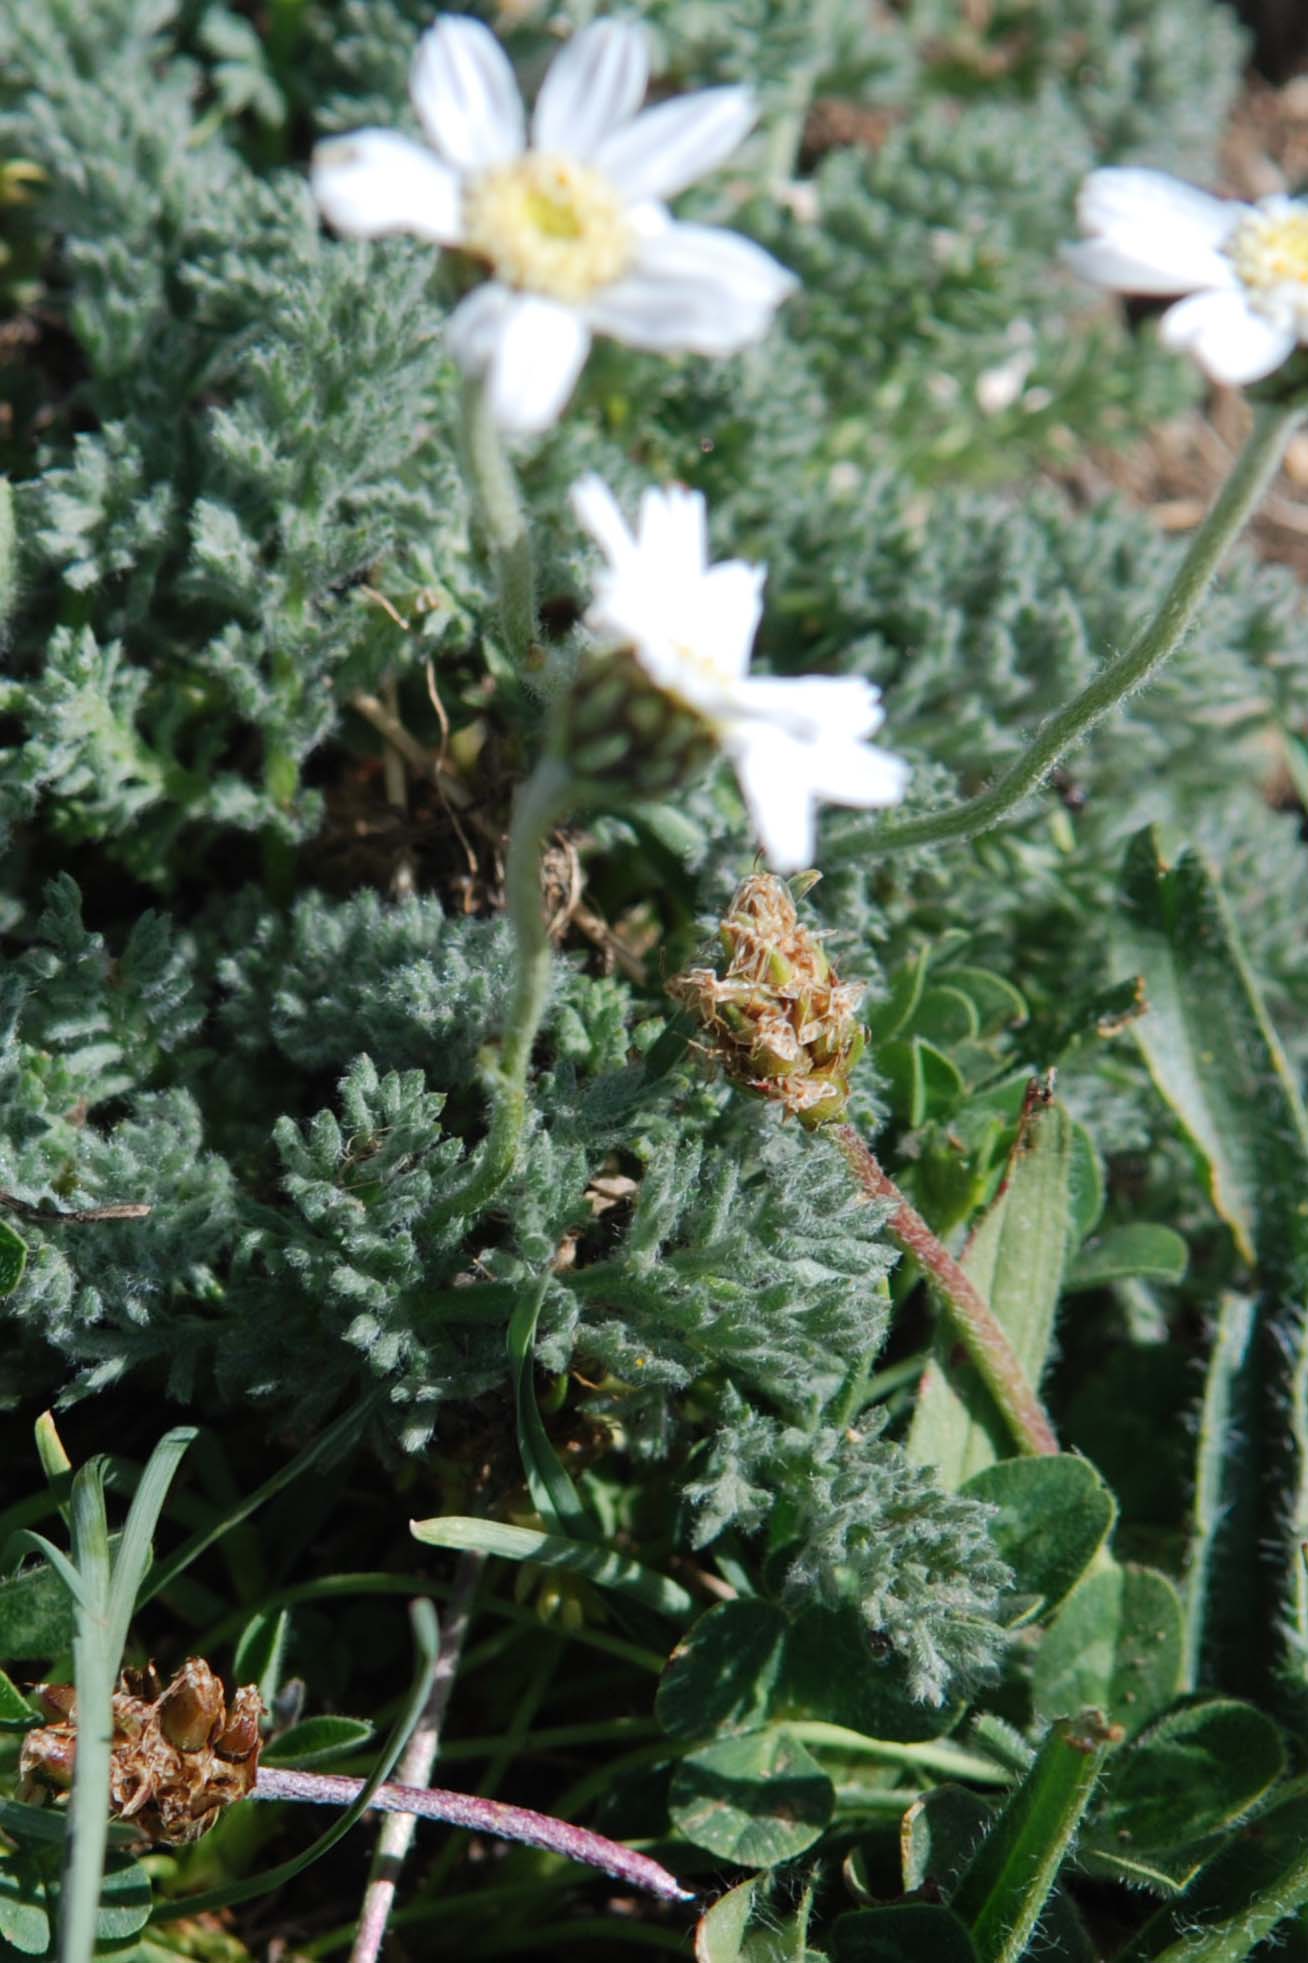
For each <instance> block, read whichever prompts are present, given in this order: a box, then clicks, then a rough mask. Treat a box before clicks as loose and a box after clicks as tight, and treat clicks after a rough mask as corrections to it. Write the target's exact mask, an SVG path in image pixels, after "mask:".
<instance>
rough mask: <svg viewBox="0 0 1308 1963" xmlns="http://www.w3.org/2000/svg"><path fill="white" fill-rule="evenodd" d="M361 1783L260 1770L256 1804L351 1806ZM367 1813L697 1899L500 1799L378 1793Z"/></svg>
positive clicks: (597, 1840)
mask: <svg viewBox="0 0 1308 1963" xmlns="http://www.w3.org/2000/svg"><path fill="white" fill-rule="evenodd" d="M363 1784H364V1782H363V1780H362V1779H347V1778H344V1777H341V1776H338V1775H336V1774H333V1773H325V1772H289V1771H281V1770H274V1769H273V1768H272V1767H270V1766H266V1765H261V1766H260V1767H259V1774H258V1778H257V1780H256V1782H255V1787H254V1792H253V1794H252V1795H251V1797H252V1798H254V1799H288V1800H295V1801H298V1802H300V1803H301V1804H305V1803H308V1804H309V1805H315V1806H350V1805H352V1804H353V1802H354V1801H355V1800H356V1799H357V1798H358V1797H359V1794H360V1793H361V1792H362V1791H363ZM368 1804H369V1805H370V1806H375V1807H376V1808H377V1809H378V1811H379V1812H382V1813H414V1814H416V1815H417V1816H418V1818H419V1819H422V1820H443V1821H444V1822H445V1824H446V1825H447V1826H451V1827H470V1828H471V1829H472V1830H473V1832H474V1833H488V1834H496V1835H498V1837H499V1838H500V1839H501V1840H517V1841H521V1842H522V1843H523V1844H524V1845H525V1846H527V1847H542V1848H544V1849H545V1851H546V1852H547V1853H549V1854H561V1855H562V1856H563V1858H564V1860H567V1861H580V1862H582V1863H584V1865H585V1866H587V1867H591V1868H602V1869H603V1871H604V1873H605V1874H611V1875H615V1876H616V1877H617V1879H618V1880H619V1881H625V1882H627V1883H629V1884H630V1886H631V1887H633V1888H643V1889H645V1890H646V1892H647V1893H648V1894H651V1895H658V1896H660V1897H661V1899H662V1900H663V1901H665V1902H689V1901H693V1900H694V1896H693V1895H692V1894H691V1893H690V1892H689V1891H688V1890H687V1889H685V1888H683V1887H682V1885H681V1883H680V1882H679V1881H678V1880H677V1878H676V1876H675V1875H672V1874H669V1873H668V1870H667V1869H666V1868H663V1867H660V1866H659V1864H658V1862H657V1861H651V1860H650V1859H649V1858H648V1856H646V1855H644V1854H636V1853H633V1852H632V1850H631V1848H630V1847H624V1846H623V1845H622V1843H621V1841H617V1840H606V1839H605V1837H604V1835H603V1834H597V1833H590V1832H588V1830H587V1829H586V1828H585V1827H574V1826H573V1825H571V1823H570V1822H569V1821H567V1820H555V1819H552V1818H551V1817H550V1815H549V1814H548V1813H534V1812H532V1810H531V1809H530V1807H526V1806H505V1805H504V1804H503V1803H502V1802H501V1801H500V1800H497V1799H479V1798H478V1797H477V1796H476V1795H475V1794H474V1793H456V1792H450V1791H448V1790H447V1789H446V1788H444V1787H442V1786H391V1785H387V1786H379V1787H378V1788H377V1790H376V1792H375V1793H374V1794H373V1796H372V1798H371V1799H370V1800H369V1802H368Z"/></svg>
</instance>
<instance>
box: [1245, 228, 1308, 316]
mask: <svg viewBox="0 0 1308 1963" xmlns="http://www.w3.org/2000/svg"><path fill="white" fill-rule="evenodd" d="M1226 250H1227V253H1228V254H1229V256H1230V259H1231V262H1232V264H1233V265H1234V267H1235V270H1236V273H1237V274H1238V276H1239V279H1240V282H1241V284H1242V285H1243V286H1244V287H1245V288H1246V289H1247V290H1248V292H1249V294H1250V295H1251V297H1252V298H1253V299H1254V300H1255V301H1259V300H1262V301H1271V300H1276V299H1279V300H1282V301H1285V300H1289V301H1290V303H1291V305H1292V306H1293V307H1294V309H1295V310H1296V311H1297V310H1298V309H1299V308H1301V307H1303V306H1304V305H1306V304H1308V204H1285V203H1280V201H1278V206H1277V208H1275V209H1273V210H1270V211H1269V210H1266V209H1264V210H1262V211H1257V212H1255V213H1254V214H1253V216H1252V217H1251V218H1246V219H1245V220H1244V223H1243V224H1242V225H1239V226H1238V227H1237V228H1236V230H1235V232H1234V233H1233V234H1232V235H1231V239H1230V241H1229V243H1228V245H1227V248H1226ZM1287 287H1290V288H1294V287H1302V288H1303V289H1304V291H1303V293H1302V295H1300V294H1297V293H1290V294H1287V293H1286V291H1285V289H1286V288H1287Z"/></svg>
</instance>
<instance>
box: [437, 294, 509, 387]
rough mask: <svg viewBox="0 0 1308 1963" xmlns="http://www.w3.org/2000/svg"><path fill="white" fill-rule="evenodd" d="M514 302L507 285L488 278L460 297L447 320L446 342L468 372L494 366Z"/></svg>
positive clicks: (470, 373) (481, 372)
mask: <svg viewBox="0 0 1308 1963" xmlns="http://www.w3.org/2000/svg"><path fill="white" fill-rule="evenodd" d="M513 301H514V296H513V294H512V293H511V292H510V291H509V289H508V287H507V286H500V285H499V284H498V283H497V282H496V281H495V280H487V282H486V284H485V285H484V286H478V287H474V289H473V291H472V292H471V293H469V294H468V295H467V296H466V297H465V298H464V299H462V300H460V302H459V304H458V306H457V307H456V308H455V309H454V312H453V313H452V314H451V315H450V317H449V319H448V321H446V323H445V339H446V342H447V344H448V346H449V350H450V353H451V354H452V355H453V356H454V359H455V360H456V361H457V362H458V364H459V366H460V368H462V369H463V371H464V373H465V374H468V375H484V374H485V372H486V370H487V369H488V368H489V367H490V365H491V362H492V361H493V360H494V358H495V350H496V348H497V347H498V346H499V340H500V335H501V334H502V333H503V331H504V324H505V320H506V318H507V316H508V313H509V309H510V308H511V307H512V305H513Z"/></svg>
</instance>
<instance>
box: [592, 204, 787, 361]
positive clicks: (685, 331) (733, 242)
mask: <svg viewBox="0 0 1308 1963" xmlns="http://www.w3.org/2000/svg"><path fill="white" fill-rule="evenodd" d="M797 285H798V281H797V280H796V279H795V277H794V275H793V274H791V273H788V272H787V271H786V269H785V267H784V266H781V265H778V263H777V261H776V260H775V259H774V258H773V257H772V255H771V254H770V253H768V252H765V251H764V250H763V248H762V246H760V245H755V244H754V243H753V241H752V240H750V239H745V238H741V237H740V235H739V234H738V233H736V232H728V231H723V230H721V229H719V228H718V227H717V226H713V225H669V226H668V227H667V228H666V229H665V230H664V231H662V232H659V233H657V234H655V236H654V237H652V238H647V239H644V240H642V242H641V244H640V247H639V251H638V254H637V258H636V263H635V266H634V267H633V269H632V271H631V272H630V273H628V274H627V275H626V276H625V278H623V279H620V280H615V282H614V283H613V285H612V286H609V287H605V288H603V289H602V290H601V291H600V292H599V293H598V294H596V296H595V298H594V299H593V300H592V301H591V302H590V304H589V315H590V321H591V325H592V326H593V327H595V328H597V329H598V330H599V331H600V332H601V333H603V334H612V335H613V337H614V339H615V340H619V341H625V342H626V343H627V344H628V346H629V347H634V348H651V349H654V350H656V351H660V352H665V353H666V352H671V351H684V352H687V353H691V354H734V353H735V351H736V350H737V349H738V348H743V347H747V346H748V345H749V343H750V342H751V341H757V340H760V339H761V338H762V336H763V335H764V334H765V333H766V332H767V328H768V325H769V323H770V321H771V319H772V315H773V314H774V312H775V311H776V309H777V308H778V307H779V306H780V304H781V302H782V301H783V300H784V299H785V298H786V296H787V294H789V293H791V292H793V291H794V289H795V287H796V286H797Z"/></svg>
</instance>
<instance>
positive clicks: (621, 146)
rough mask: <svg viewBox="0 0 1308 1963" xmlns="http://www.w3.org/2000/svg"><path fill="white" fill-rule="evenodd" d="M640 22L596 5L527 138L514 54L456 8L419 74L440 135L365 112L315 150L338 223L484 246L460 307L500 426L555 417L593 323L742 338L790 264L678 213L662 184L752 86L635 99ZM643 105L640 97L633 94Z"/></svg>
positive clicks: (668, 186) (689, 177)
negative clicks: (476, 277)
mask: <svg viewBox="0 0 1308 1963" xmlns="http://www.w3.org/2000/svg"><path fill="white" fill-rule="evenodd" d="M648 80H649V52H648V45H647V41H646V36H645V32H644V30H643V29H642V28H640V27H637V26H634V25H632V24H630V23H627V22H623V21H597V22H596V23H595V24H594V25H593V26H591V27H588V28H586V29H584V30H583V32H582V33H580V34H578V35H577V36H576V37H575V39H573V40H572V41H570V42H569V43H568V45H567V47H565V48H564V49H563V50H562V51H561V53H559V54H558V55H557V56H556V57H555V59H554V61H553V62H552V64H551V66H550V69H549V72H548V74H547V75H546V77H545V80H544V82H543V83H542V85H541V90H540V94H539V96H538V97H537V99H536V108H535V112H534V114H533V116H532V119H531V135H530V141H528V136H527V128H526V121H525V117H524V113H523V107H522V101H521V98H520V97H519V94H518V86H517V83H516V81H515V79H514V75H513V70H512V68H511V67H510V66H509V61H508V58H507V56H506V55H505V53H504V51H503V49H502V48H501V47H500V45H499V43H498V42H497V41H496V39H495V37H494V35H493V34H491V32H490V30H489V29H488V28H486V27H484V26H482V24H481V23H480V22H479V21H475V20H468V19H465V18H463V17H462V16H460V15H446V16H443V17H442V18H441V19H439V20H438V21H437V22H436V25H435V26H434V27H432V28H431V29H429V31H428V32H427V33H426V34H424V35H423V37H422V40H421V41H420V42H419V44H418V51H417V55H416V56H415V58H414V63H413V70H412V74H411V76H410V82H409V90H410V94H411V96H412V99H413V106H414V108H415V109H416V111H417V113H418V119H419V121H420V122H421V124H422V127H423V131H424V133H425V135H426V137H427V143H428V144H429V145H430V146H431V147H430V148H427V147H424V145H422V144H420V143H413V142H410V140H409V138H408V137H405V136H400V135H397V134H396V133H395V132H394V131H393V130H384V129H363V130H355V131H354V132H353V134H351V135H349V136H343V137H338V138H335V139H333V140H331V141H329V142H326V143H321V144H319V145H318V148H317V149H316V151H315V152H314V159H313V170H312V177H313V188H314V191H315V194H316V196H317V199H318V203H319V205H320V206H321V208H322V210H323V211H324V213H325V214H326V216H327V218H328V219H329V220H330V222H331V223H332V224H333V225H334V226H335V227H336V229H337V230H338V231H340V232H347V233H349V234H351V235H352V236H353V237H356V238H378V237H380V236H382V235H383V234H384V233H389V232H411V233H414V234H416V236H417V237H419V238H423V239H429V240H431V241H432V243H433V244H436V245H446V246H458V247H461V248H462V250H463V251H465V252H468V253H471V254H472V255H473V256H474V257H476V258H478V259H481V260H484V261H485V262H486V264H487V265H488V266H489V267H490V269H491V275H492V277H491V278H490V280H489V281H488V282H487V283H486V284H485V285H483V286H480V287H478V288H477V289H476V291H475V292H473V293H471V294H469V296H468V297H467V299H465V300H464V301H462V303H461V304H460V305H459V306H458V307H457V308H456V309H455V312H454V314H453V316H452V318H451V320H450V326H449V335H450V346H451V348H452V350H453V352H454V355H455V358H456V359H457V360H458V361H459V362H460V364H461V365H462V366H463V367H464V368H465V369H466V370H468V371H469V372H470V373H472V374H475V375H484V376H485V377H486V379H487V383H488V386H489V390H490V404H491V412H492V414H493V416H494V418H495V420H496V422H498V423H499V424H500V425H501V427H503V428H505V429H511V430H520V431H530V430H541V429H545V428H547V427H548V426H549V424H550V423H552V422H553V421H554V420H555V418H556V417H557V415H558V414H559V411H560V409H561V408H562V407H563V404H564V403H565V402H566V401H567V399H568V396H569V395H570V394H571V392H572V388H573V384H574V383H575V382H576V379H577V376H578V375H579V373H580V372H581V367H582V364H583V362H584V361H585V359H586V354H587V351H588V350H589V347H590V341H591V336H592V334H611V335H612V336H613V337H614V338H615V339H617V340H619V341H626V342H627V343H628V344H629V345H630V346H632V347H637V348H651V349H655V350H660V351H663V352H667V353H692V354H731V353H734V352H735V350H737V349H738V348H743V347H745V346H746V345H747V344H748V343H749V342H751V341H756V340H758V339H759V338H760V337H761V336H762V335H763V333H764V332H765V331H766V329H767V326H768V323H769V322H770V320H771V318H772V315H773V313H774V312H775V310H776V308H777V307H778V306H779V305H780V304H781V302H782V301H783V300H784V299H785V298H786V295H787V294H788V293H790V292H791V291H792V289H793V288H794V286H795V285H796V281H795V279H794V277H793V275H791V274H790V273H788V272H787V271H786V270H785V268H784V267H782V266H780V265H778V264H777V262H776V260H775V259H773V258H772V257H771V255H770V254H769V253H766V252H764V250H763V249H762V247H761V246H757V245H754V244H753V243H752V242H751V241H750V240H749V239H745V238H741V237H739V236H738V235H737V234H736V233H735V232H728V231H724V230H722V229H720V228H719V227H717V226H712V225H683V224H678V223H676V222H674V220H673V219H672V218H671V216H670V215H669V213H668V210H667V208H666V205H665V204H664V202H663V201H664V200H665V199H666V198H670V197H673V196H675V195H676V193H677V192H678V191H682V190H684V189H685V187H686V186H687V185H688V184H691V183H693V182H694V181H695V179H696V178H698V177H703V176H704V175H705V173H706V172H708V171H711V170H713V169H715V168H716V167H717V165H719V164H720V163H722V162H723V160H724V159H725V158H726V157H728V156H729V155H730V154H731V152H732V151H733V150H734V149H735V148H736V147H737V145H738V144H739V143H740V142H741V140H742V138H743V137H744V136H745V135H746V134H747V132H748V131H749V129H750V128H751V126H752V124H753V122H754V117H755V107H754V102H753V99H752V97H751V95H750V93H749V91H748V90H747V89H743V88H716V89H705V90H703V91H701V92H700V93H699V94H697V95H688V96H683V97H681V98H680V99H678V100H675V101H671V102H663V103H660V104H659V105H658V106H657V107H656V108H653V109H646V110H643V111H642V110H641V109H640V104H641V102H642V100H643V98H644V95H645V88H646V84H647V82H648ZM638 111H639V112H640V113H637V112H638Z"/></svg>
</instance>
